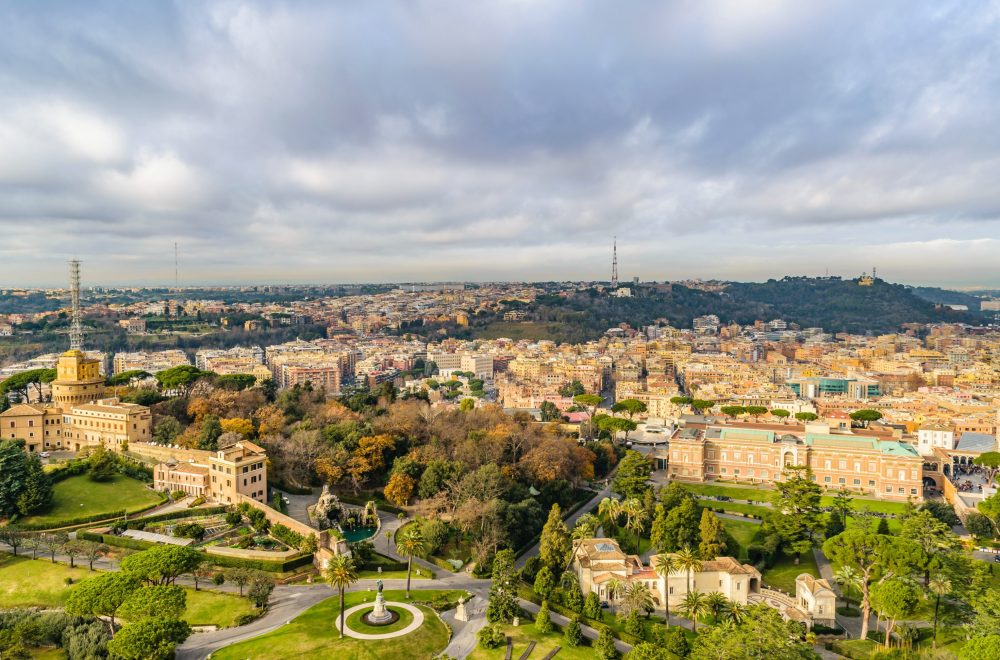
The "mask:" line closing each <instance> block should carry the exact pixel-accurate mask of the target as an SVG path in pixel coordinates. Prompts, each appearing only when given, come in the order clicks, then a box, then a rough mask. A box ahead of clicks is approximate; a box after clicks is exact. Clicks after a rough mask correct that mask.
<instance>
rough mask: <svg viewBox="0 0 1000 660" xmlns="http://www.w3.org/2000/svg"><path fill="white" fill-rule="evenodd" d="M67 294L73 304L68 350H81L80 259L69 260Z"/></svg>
mask: <svg viewBox="0 0 1000 660" xmlns="http://www.w3.org/2000/svg"><path fill="white" fill-rule="evenodd" d="M69 294H70V301H71V304H72V306H73V320H72V322H71V324H70V326H69V347H70V350H74V351H82V350H83V323H82V322H81V314H80V260H79V259H73V260H72V261H70V262H69Z"/></svg>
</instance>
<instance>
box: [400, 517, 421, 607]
mask: <svg viewBox="0 0 1000 660" xmlns="http://www.w3.org/2000/svg"><path fill="white" fill-rule="evenodd" d="M423 551H424V537H422V536H421V535H420V530H419V529H417V527H416V526H411V527H410V529H408V530H406V531H405V532H403V536H402V537H400V538H399V539H398V540H397V541H396V552H398V553H399V554H400V555H402V556H403V557H406V598H407V599H409V598H410V571H411V570H412V569H413V555H418V554H420V553H421V552H423Z"/></svg>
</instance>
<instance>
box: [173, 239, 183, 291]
mask: <svg viewBox="0 0 1000 660" xmlns="http://www.w3.org/2000/svg"><path fill="white" fill-rule="evenodd" d="M178 272H179V271H178V269H177V241H174V288H175V289H179V288H181V278H180V276H179V275H178Z"/></svg>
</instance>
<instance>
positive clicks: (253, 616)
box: [233, 610, 263, 626]
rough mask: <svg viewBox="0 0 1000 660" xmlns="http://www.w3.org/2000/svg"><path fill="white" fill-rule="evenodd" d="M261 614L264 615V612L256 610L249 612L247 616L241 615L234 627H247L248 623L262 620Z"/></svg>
mask: <svg viewBox="0 0 1000 660" xmlns="http://www.w3.org/2000/svg"><path fill="white" fill-rule="evenodd" d="M261 614H263V612H261V611H260V610H254V611H253V612H247V613H246V614H241V615H239V616H238V617H236V621H234V622H233V625H236V626H245V625H247V624H248V623H253V622H254V621H256V620H257V619H259V618H260V615H261Z"/></svg>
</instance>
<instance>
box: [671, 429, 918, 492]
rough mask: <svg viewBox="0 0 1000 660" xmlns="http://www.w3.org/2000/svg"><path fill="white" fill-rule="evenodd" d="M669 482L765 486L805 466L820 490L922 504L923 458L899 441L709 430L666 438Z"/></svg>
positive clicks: (777, 432) (857, 437) (759, 430)
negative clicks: (793, 468) (673, 479)
mask: <svg viewBox="0 0 1000 660" xmlns="http://www.w3.org/2000/svg"><path fill="white" fill-rule="evenodd" d="M669 451H670V453H669V466H668V469H669V473H670V476H671V478H675V479H679V480H688V481H714V480H725V481H736V482H747V483H757V484H765V485H770V484H773V483H775V482H777V481H780V480H781V479H782V478H783V471H784V469H785V468H786V467H789V466H807V467H809V468H811V469H812V472H813V480H814V481H815V482H816V483H818V484H819V485H820V486H822V487H823V488H826V489H835V490H848V491H851V492H854V493H860V494H865V495H871V496H875V497H880V498H884V499H891V500H906V499H913V500H914V501H918V502H919V501H921V500H922V499H923V459H922V458H921V456H920V454H919V453H918V452H917V450H916V449H915V448H914V447H913V446H911V445H909V444H906V443H904V442H899V441H895V440H882V439H879V438H876V437H869V436H863V435H850V434H831V433H816V432H806V433H798V432H781V431H774V430H765V429H752V428H733V427H720V426H709V427H707V428H693V427H685V428H681V429H678V430H677V431H675V432H674V435H673V436H672V437H671V439H670V450H669Z"/></svg>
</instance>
